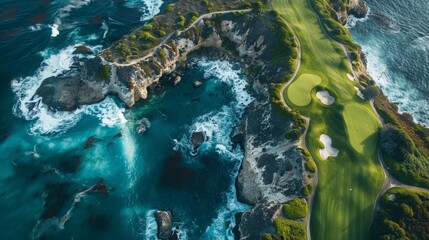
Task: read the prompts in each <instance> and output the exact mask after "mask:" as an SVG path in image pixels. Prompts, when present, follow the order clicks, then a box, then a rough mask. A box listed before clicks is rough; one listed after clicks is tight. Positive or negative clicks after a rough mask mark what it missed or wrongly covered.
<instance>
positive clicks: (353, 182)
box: [273, 0, 383, 240]
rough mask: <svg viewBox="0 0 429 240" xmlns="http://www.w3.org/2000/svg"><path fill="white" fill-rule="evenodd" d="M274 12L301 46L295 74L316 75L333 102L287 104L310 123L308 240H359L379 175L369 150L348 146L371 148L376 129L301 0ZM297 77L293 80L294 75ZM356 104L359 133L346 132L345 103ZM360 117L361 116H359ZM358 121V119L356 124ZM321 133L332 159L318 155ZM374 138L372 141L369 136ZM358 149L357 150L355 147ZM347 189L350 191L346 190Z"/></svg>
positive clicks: (282, 0)
mask: <svg viewBox="0 0 429 240" xmlns="http://www.w3.org/2000/svg"><path fill="white" fill-rule="evenodd" d="M273 6H274V9H275V10H277V11H279V13H280V14H281V15H282V16H283V17H284V18H285V19H286V20H287V21H288V22H289V23H290V24H291V27H292V28H293V29H294V30H295V32H296V34H297V35H298V38H299V40H300V41H301V47H302V62H301V68H300V72H299V74H302V73H311V74H317V75H319V76H320V77H321V78H322V81H323V82H322V83H321V87H323V88H326V89H328V90H329V91H330V92H331V93H332V95H334V96H335V97H336V102H335V104H334V105H332V106H323V105H322V104H321V103H319V101H317V99H316V98H315V90H313V92H312V98H313V101H312V103H311V104H310V105H309V106H307V107H297V106H294V105H292V104H291V103H290V102H289V101H288V97H287V96H285V97H286V101H288V104H291V106H292V107H294V108H296V109H298V110H299V111H300V113H302V114H303V115H305V116H308V117H310V118H311V123H310V128H309V132H308V137H307V146H308V148H309V151H310V152H311V154H312V155H313V157H315V159H316V161H317V165H318V169H319V184H318V189H317V192H316V196H315V199H314V206H313V212H312V217H311V231H312V233H311V236H312V238H313V239H330V240H335V239H365V238H366V237H367V235H368V228H369V225H368V224H369V222H370V220H371V214H372V208H373V205H374V202H375V199H376V197H377V194H378V192H379V190H380V188H381V185H382V182H383V172H382V169H381V166H380V165H379V162H378V159H377V153H376V151H375V148H365V150H364V151H360V152H358V151H356V150H355V149H354V148H353V147H352V145H351V143H350V139H354V140H353V142H362V141H364V142H365V145H366V146H371V145H372V146H377V144H378V137H377V136H378V131H379V128H380V125H379V123H378V121H377V120H376V119H377V118H376V116H375V114H374V112H373V111H372V109H371V107H370V105H369V104H368V103H364V102H363V101H362V100H360V99H359V98H358V97H357V96H356V95H355V91H354V90H353V86H355V84H356V83H353V82H351V81H349V80H348V79H347V73H348V72H350V70H349V69H348V64H347V60H346V57H345V56H344V53H343V52H342V50H341V48H340V47H339V46H338V45H336V44H335V43H334V42H333V41H331V40H329V39H328V38H327V37H326V36H325V35H324V34H323V32H322V30H321V28H320V25H319V23H318V21H317V18H316V15H315V13H314V12H313V11H312V10H311V8H310V6H309V5H308V2H307V0H274V1H273ZM298 77H299V75H298ZM357 103H359V104H360V106H362V107H363V108H364V109H366V110H367V111H366V113H360V114H359V116H358V117H359V119H361V120H360V121H358V120H356V121H354V122H362V121H367V124H368V126H369V127H368V128H367V129H366V130H367V131H366V132H365V133H361V132H356V131H350V132H349V131H348V130H347V127H346V124H345V123H344V120H343V119H344V117H346V120H347V121H348V122H347V125H349V128H350V126H352V125H351V124H355V123H354V122H350V120H348V119H350V118H353V117H355V116H356V114H355V115H353V113H352V114H351V115H346V116H343V114H342V113H343V110H344V108H346V107H347V108H348V107H350V106H347V105H348V104H357ZM363 114H366V115H363ZM362 119H363V120H362ZM322 133H327V134H328V135H329V136H331V138H332V140H333V146H334V147H336V148H338V149H339V150H340V154H339V156H338V157H336V158H333V159H330V160H328V161H322V160H321V159H320V156H319V154H318V150H319V149H320V147H321V143H320V142H319V140H318V139H319V136H320V135H321V134H322ZM374 136H375V137H374ZM358 149H360V148H358ZM350 189H352V190H351V191H350Z"/></svg>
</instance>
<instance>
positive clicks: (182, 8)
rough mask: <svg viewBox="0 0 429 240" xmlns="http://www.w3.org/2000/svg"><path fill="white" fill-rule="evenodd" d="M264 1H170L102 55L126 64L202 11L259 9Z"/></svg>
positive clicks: (181, 28)
mask: <svg viewBox="0 0 429 240" xmlns="http://www.w3.org/2000/svg"><path fill="white" fill-rule="evenodd" d="M264 3H265V1H260V0H239V1H228V0H202V1H193V0H183V1H177V2H175V3H170V4H169V5H167V6H166V8H165V9H164V11H163V12H162V13H161V14H159V15H157V16H155V17H154V18H152V19H151V20H150V22H148V23H147V24H146V25H145V26H143V27H141V28H138V29H136V30H134V31H132V32H131V33H129V34H128V35H126V36H124V37H123V38H122V39H121V40H119V41H118V42H116V43H114V44H113V45H112V47H110V48H108V49H106V50H104V51H103V53H102V55H103V56H105V59H106V60H109V61H118V62H121V63H126V62H129V61H130V60H132V59H137V58H139V57H142V56H144V55H146V54H147V53H148V52H149V50H151V49H152V48H154V47H155V46H157V45H158V44H160V43H161V41H162V39H163V38H165V37H167V34H169V33H174V32H175V31H177V30H184V29H185V28H187V27H189V26H190V25H191V24H192V23H194V22H195V21H196V20H197V19H198V17H199V16H201V15H203V14H206V13H210V12H218V11H227V10H234V9H251V8H253V9H255V10H259V8H260V7H261V6H263V4H264ZM108 56H109V57H108Z"/></svg>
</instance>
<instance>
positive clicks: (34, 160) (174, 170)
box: [0, 0, 429, 239]
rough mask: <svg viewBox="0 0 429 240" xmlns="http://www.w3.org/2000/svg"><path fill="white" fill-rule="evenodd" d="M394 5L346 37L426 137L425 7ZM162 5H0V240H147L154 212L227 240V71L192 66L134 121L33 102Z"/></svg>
mask: <svg viewBox="0 0 429 240" xmlns="http://www.w3.org/2000/svg"><path fill="white" fill-rule="evenodd" d="M396 1H397V3H396V4H394V3H392V2H387V1H386V0H379V1H375V0H371V1H369V6H370V8H371V14H379V15H381V17H371V16H370V17H368V18H367V19H364V20H359V21H354V22H350V23H349V27H350V29H351V31H352V34H353V37H354V38H355V39H356V41H357V42H358V43H359V44H361V45H362V46H363V49H364V51H365V53H366V55H367V58H368V66H369V67H368V70H369V72H370V74H371V75H372V76H373V77H374V78H375V80H376V81H377V83H378V84H379V85H380V86H381V87H382V89H383V90H384V91H385V92H386V93H387V95H388V97H389V99H391V101H393V102H396V103H398V105H399V107H400V110H401V111H407V112H410V113H411V114H412V115H413V116H414V118H415V119H416V121H418V122H420V123H422V124H425V125H426V126H428V125H429V120H428V119H429V118H428V117H429V111H428V110H429V104H428V102H429V99H428V97H427V96H429V94H428V91H429V86H428V79H429V75H428V74H429V70H428V68H429V66H428V64H427V63H428V62H429V61H428V51H429V45H428V42H429V39H428V36H429V26H428V25H427V24H426V23H427V22H428V20H429V19H428V18H429V16H428V15H427V12H428V10H429V9H428V3H427V2H425V1H424V0H417V1H413V2H408V1H407V2H405V1H398V0H396ZM166 4H168V1H164V2H163V1H159V0H140V1H139V0H134V1H124V0H110V1H106V0H69V1H66V0H25V1H24V0H18V1H17V0H2V1H0V84H1V87H0V91H1V104H0V111H1V113H2V114H1V115H0V153H1V157H0V161H1V165H0V212H1V213H2V214H1V216H0V239H29V238H30V239H41V238H49V239H156V223H155V219H154V215H153V213H154V211H155V210H169V211H171V212H172V214H173V224H174V227H175V228H177V231H178V233H179V238H180V239H233V234H232V228H233V227H234V225H235V221H234V214H235V213H237V212H241V211H243V210H245V209H247V208H249V206H247V205H245V204H242V203H239V202H238V201H237V199H236V192H235V185H234V184H235V178H236V176H237V172H238V169H239V166H240V164H241V160H242V158H243V151H242V150H241V149H240V148H238V147H237V146H235V145H234V144H233V143H232V142H231V141H230V139H229V134H230V132H231V130H232V129H233V127H234V125H235V124H236V123H237V122H238V121H239V119H240V116H241V114H242V113H243V111H244V108H245V107H246V106H247V105H248V104H249V103H250V102H251V101H252V98H251V96H250V95H249V93H247V92H246V88H245V87H246V79H245V76H243V75H242V74H241V71H240V68H239V67H238V66H237V65H236V64H234V63H231V62H226V61H213V60H208V59H204V58H201V59H198V61H195V62H194V63H193V64H192V65H191V66H190V67H189V68H188V69H187V70H186V71H185V73H184V76H183V80H182V82H181V83H180V84H178V85H177V86H174V87H173V86H169V87H167V88H166V89H165V91H163V92H160V93H157V94H154V95H153V96H151V97H150V98H149V99H148V100H146V101H142V102H140V103H138V104H137V105H136V106H135V107H133V108H132V109H128V108H126V107H125V106H124V104H123V103H121V102H120V101H119V100H118V99H117V98H116V97H114V96H112V97H108V98H106V99H105V100H104V101H103V102H101V103H98V104H94V105H91V106H84V107H82V108H79V109H77V110H75V111H73V112H70V113H61V112H55V113H54V112H52V111H50V110H48V109H47V108H46V107H45V106H43V105H42V104H37V101H36V100H37V99H34V97H33V96H34V93H35V91H36V89H37V87H38V86H39V85H40V84H41V82H42V81H43V79H45V78H47V77H50V76H56V75H59V74H61V73H62V72H64V71H67V70H68V69H70V67H71V65H72V63H73V61H75V60H76V58H79V57H84V56H82V55H79V54H78V53H74V49H75V47H76V46H78V45H82V44H84V45H86V46H88V47H90V48H91V49H92V51H93V52H94V54H96V53H98V52H99V51H101V50H102V49H103V48H105V47H107V46H109V45H110V44H112V43H113V42H115V41H117V40H118V39H119V38H120V37H121V36H122V35H124V34H126V33H127V32H129V31H131V30H132V29H134V28H136V27H137V26H141V25H142V24H144V23H145V21H148V20H150V19H151V18H152V17H153V16H154V15H156V14H157V13H159V12H160V11H162V9H163V8H164V7H165V5H166ZM89 57H91V56H89ZM196 80H201V81H202V82H203V85H202V87H200V88H193V87H192V83H193V82H194V81H196ZM142 129H144V131H140V130H142ZM195 131H197V132H200V131H201V132H203V133H204V135H205V137H206V141H205V142H204V143H203V144H202V145H201V146H200V148H199V149H198V151H194V149H193V146H192V144H191V143H190V137H191V135H192V133H193V132H195ZM139 132H140V133H139ZM97 184H98V185H97ZM92 186H98V188H96V189H98V191H89V190H88V189H90V187H92Z"/></svg>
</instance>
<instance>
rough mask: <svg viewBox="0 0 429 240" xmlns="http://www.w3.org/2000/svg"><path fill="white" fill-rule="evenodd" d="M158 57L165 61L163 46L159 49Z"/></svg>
mask: <svg viewBox="0 0 429 240" xmlns="http://www.w3.org/2000/svg"><path fill="white" fill-rule="evenodd" d="M159 57H160V58H161V62H162V63H163V64H165V63H166V62H167V55H166V54H165V50H164V48H161V49H160V50H159Z"/></svg>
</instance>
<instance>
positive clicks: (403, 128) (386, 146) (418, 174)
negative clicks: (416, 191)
mask: <svg viewBox="0 0 429 240" xmlns="http://www.w3.org/2000/svg"><path fill="white" fill-rule="evenodd" d="M374 105H375V107H376V109H377V111H378V113H379V114H380V116H381V117H382V118H383V121H384V123H385V126H384V128H383V131H382V135H381V136H382V149H383V158H384V161H385V163H386V165H387V166H388V167H389V171H390V172H391V173H392V175H393V176H394V177H395V178H397V179H398V180H400V181H402V182H404V183H406V184H410V185H415V186H420V187H424V188H429V129H427V128H425V127H423V126H422V125H420V124H417V123H415V122H414V121H413V118H412V117H411V115H409V114H407V113H403V114H400V113H398V107H397V106H396V105H395V104H394V103H390V102H389V100H388V99H387V97H386V96H384V95H383V94H379V95H378V96H377V97H375V99H374Z"/></svg>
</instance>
